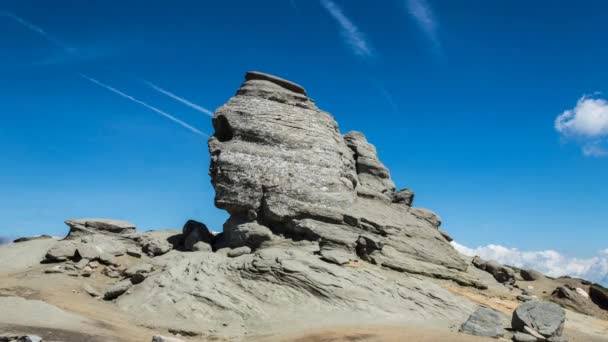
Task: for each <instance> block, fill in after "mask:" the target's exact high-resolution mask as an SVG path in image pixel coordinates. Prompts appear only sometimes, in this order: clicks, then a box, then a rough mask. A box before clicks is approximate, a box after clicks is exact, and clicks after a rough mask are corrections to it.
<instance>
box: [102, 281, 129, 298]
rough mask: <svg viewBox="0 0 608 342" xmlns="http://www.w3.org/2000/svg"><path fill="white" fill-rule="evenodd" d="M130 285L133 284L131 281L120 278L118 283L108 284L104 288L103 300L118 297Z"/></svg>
mask: <svg viewBox="0 0 608 342" xmlns="http://www.w3.org/2000/svg"><path fill="white" fill-rule="evenodd" d="M131 286H133V284H132V283H131V281H130V280H128V279H127V280H121V281H119V282H118V283H116V284H114V285H112V286H110V287H109V288H107V289H106V291H105V292H104V295H103V299H105V300H112V299H116V298H118V297H120V296H121V295H123V294H124V293H125V292H127V291H128V290H129V289H130V288H131Z"/></svg>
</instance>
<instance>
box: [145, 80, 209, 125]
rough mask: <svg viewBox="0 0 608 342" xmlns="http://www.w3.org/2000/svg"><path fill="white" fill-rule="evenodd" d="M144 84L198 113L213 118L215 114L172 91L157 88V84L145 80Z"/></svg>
mask: <svg viewBox="0 0 608 342" xmlns="http://www.w3.org/2000/svg"><path fill="white" fill-rule="evenodd" d="M143 82H144V83H145V84H146V85H147V86H148V87H150V88H152V89H154V90H156V91H157V92H159V93H161V94H163V95H165V96H168V97H170V98H172V99H174V100H175V101H178V102H180V103H182V104H185V105H186V106H188V107H190V108H193V109H194V110H197V111H199V112H201V113H203V114H206V115H209V116H210V117H213V112H212V111H210V110H209V109H207V108H205V107H203V106H200V105H197V104H196V103H193V102H191V101H189V100H187V99H185V98H183V97H180V96H177V95H175V94H174V93H172V92H170V91H168V90H166V89H163V88H161V87H159V86H157V85H156V84H154V83H152V82H149V81H145V80H144V81H143Z"/></svg>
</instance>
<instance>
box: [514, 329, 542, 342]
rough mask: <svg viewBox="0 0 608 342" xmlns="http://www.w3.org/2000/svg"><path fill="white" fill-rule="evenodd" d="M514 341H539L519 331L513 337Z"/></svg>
mask: <svg viewBox="0 0 608 342" xmlns="http://www.w3.org/2000/svg"><path fill="white" fill-rule="evenodd" d="M513 341H515V342H536V341H538V339H537V338H536V337H534V336H532V335H529V334H525V333H522V332H519V331H518V332H516V333H515V334H514V335H513Z"/></svg>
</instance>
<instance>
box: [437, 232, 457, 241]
mask: <svg viewBox="0 0 608 342" xmlns="http://www.w3.org/2000/svg"><path fill="white" fill-rule="evenodd" d="M439 234H441V236H443V238H444V239H445V240H446V241H447V242H452V241H454V239H453V238H452V237H451V236H450V234H448V233H447V232H446V231H444V230H442V229H439Z"/></svg>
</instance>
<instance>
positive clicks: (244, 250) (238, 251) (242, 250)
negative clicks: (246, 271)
mask: <svg viewBox="0 0 608 342" xmlns="http://www.w3.org/2000/svg"><path fill="white" fill-rule="evenodd" d="M249 253H251V248H249V247H247V246H243V247H238V248H235V249H232V250H230V251H228V254H227V255H228V257H229V258H237V257H240V256H241V255H245V254H249Z"/></svg>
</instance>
